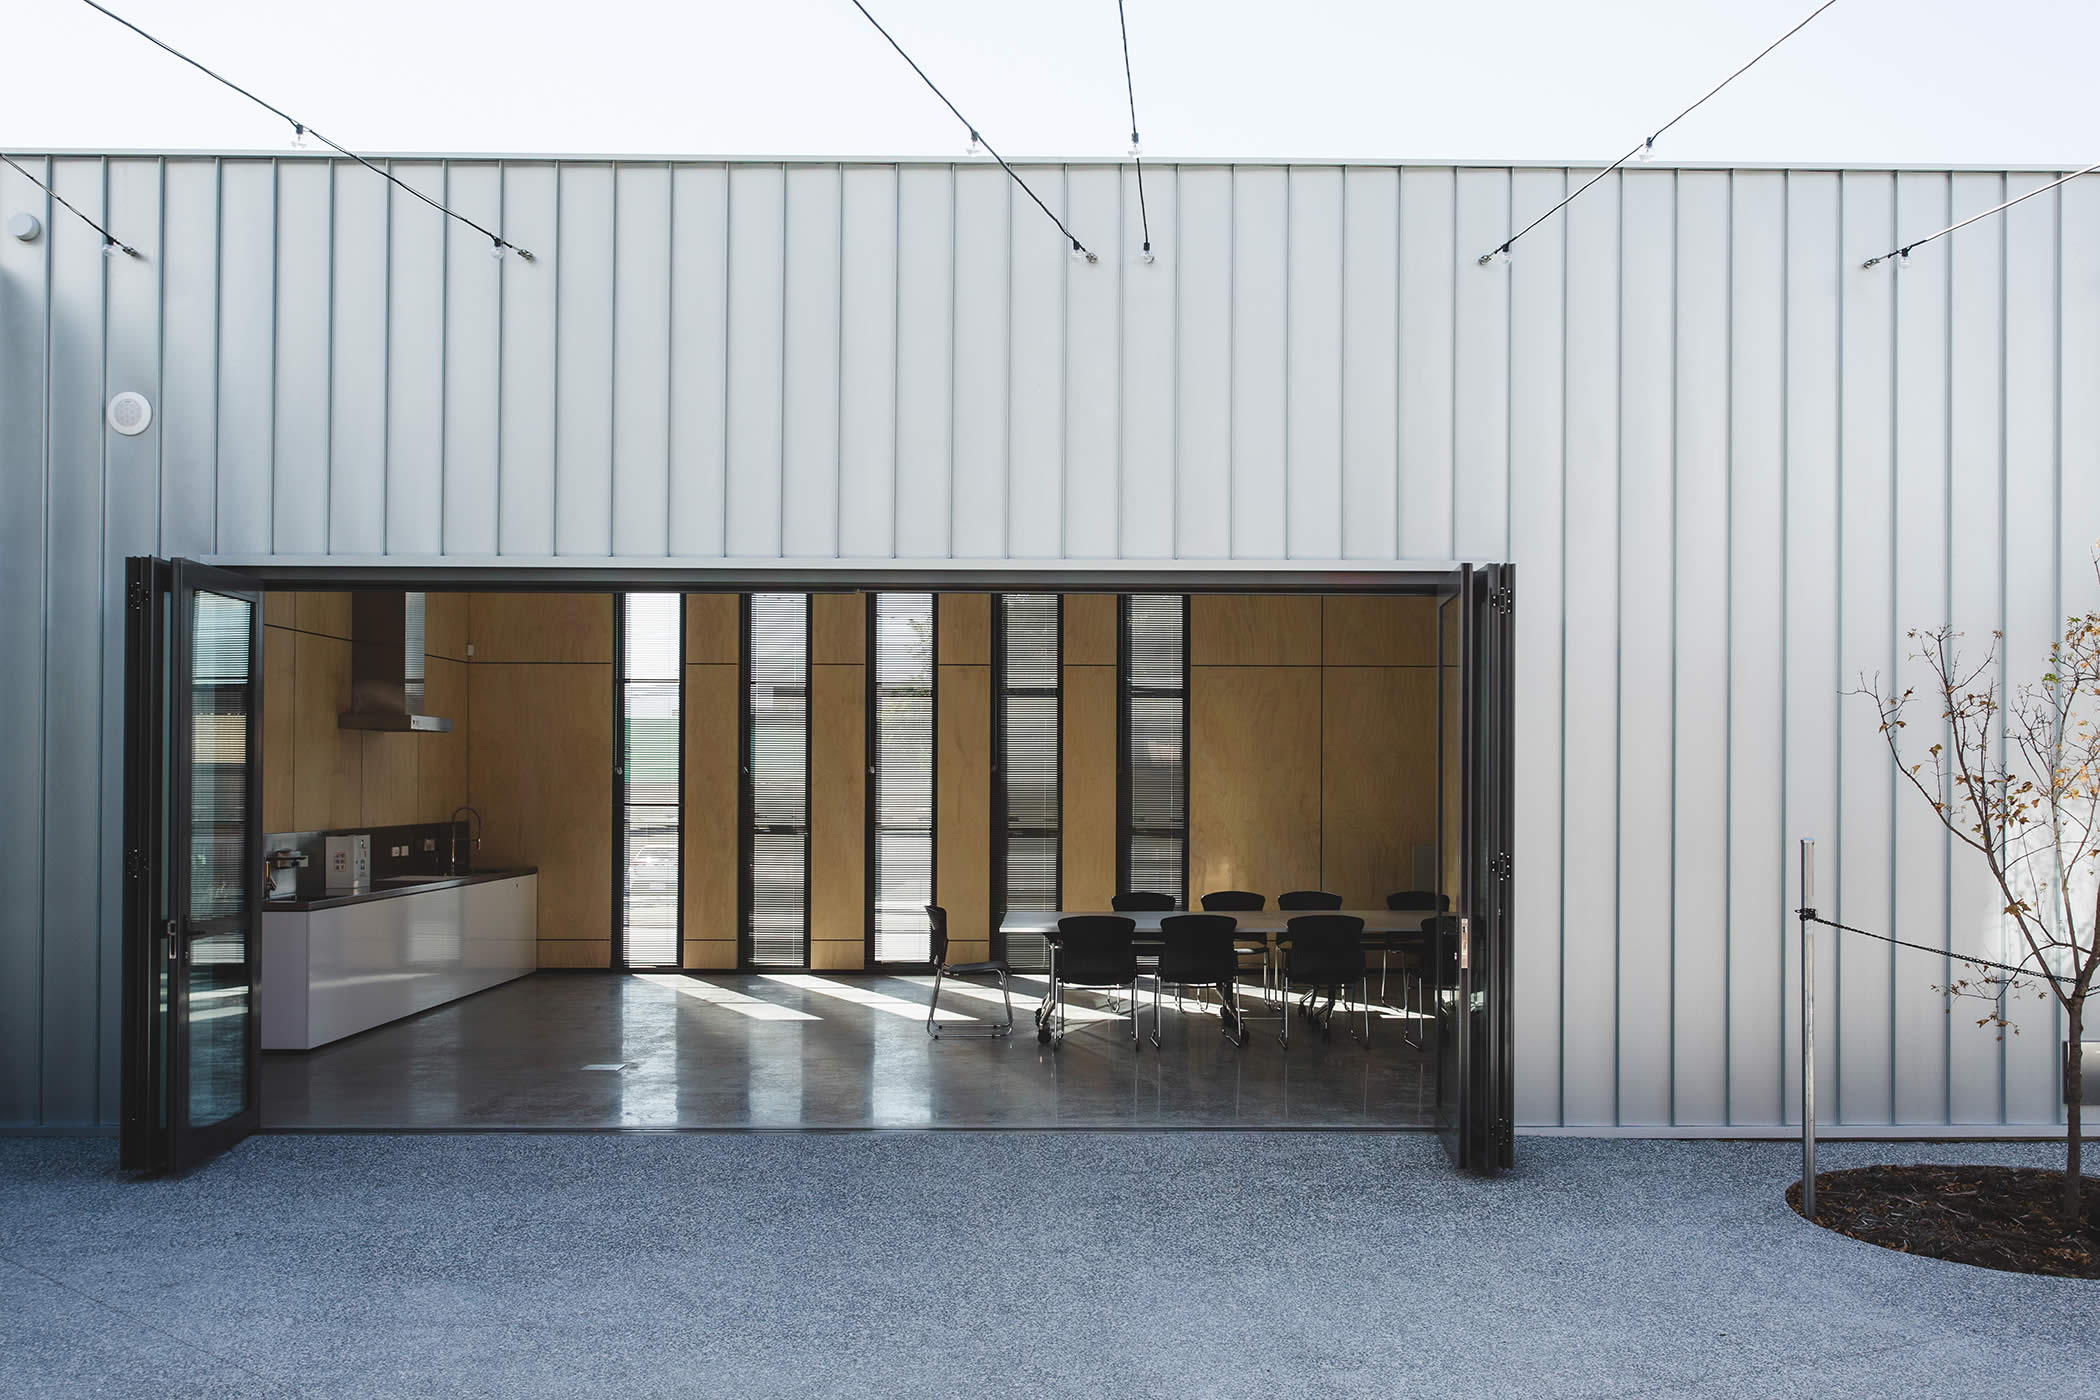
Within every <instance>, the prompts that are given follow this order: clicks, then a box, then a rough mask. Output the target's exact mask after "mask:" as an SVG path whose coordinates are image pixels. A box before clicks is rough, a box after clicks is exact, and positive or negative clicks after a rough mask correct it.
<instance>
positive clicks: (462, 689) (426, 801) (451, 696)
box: [414, 594, 469, 822]
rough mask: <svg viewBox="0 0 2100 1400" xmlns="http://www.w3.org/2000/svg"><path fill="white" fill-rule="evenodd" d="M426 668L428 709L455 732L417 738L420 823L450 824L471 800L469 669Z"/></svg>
mask: <svg viewBox="0 0 2100 1400" xmlns="http://www.w3.org/2000/svg"><path fill="white" fill-rule="evenodd" d="M459 596H461V597H464V596H465V595H464V594H462V595H459ZM423 664H424V668H425V669H424V684H425V689H424V695H423V701H424V708H426V709H427V710H429V711H430V713H432V714H434V715H444V716H445V717H446V718H448V719H450V720H451V721H452V728H451V731H450V732H448V733H444V734H418V735H415V736H414V738H415V741H416V820H417V821H425V822H441V821H448V820H450V819H451V816H452V813H453V811H454V810H455V809H457V808H458V807H460V806H462V805H464V804H465V802H466V800H467V727H468V724H469V720H468V716H467V666H466V663H465V662H463V661H447V660H445V659H444V658H443V657H433V658H429V659H426V660H425V661H424V663H423Z"/></svg>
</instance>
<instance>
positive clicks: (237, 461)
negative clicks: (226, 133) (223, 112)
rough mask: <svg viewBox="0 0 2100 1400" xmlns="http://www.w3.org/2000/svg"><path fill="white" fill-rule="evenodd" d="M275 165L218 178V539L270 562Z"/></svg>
mask: <svg viewBox="0 0 2100 1400" xmlns="http://www.w3.org/2000/svg"><path fill="white" fill-rule="evenodd" d="M276 210H277V163H276V162H275V161H268V160H229V161H226V162H225V163H224V164H223V165H222V166H221V167H220V172H219V226H220V230H221V232H220V235H219V266H218V273H219V366H218V368H219V373H218V379H217V386H218V410H217V415H216V416H217V418H218V424H219V446H218V531H217V549H218V551H219V552H220V553H221V554H237V553H248V554H268V553H269V552H270V551H271V549H272V544H271V539H270V515H271V509H270V498H271V491H272V482H271V473H270V461H271V445H270V444H271V436H272V426H271V425H272V423H273V422H274V421H275V417H276V410H275V407H274V405H273V390H272V385H273V384H274V382H275V375H274V373H273V371H272V369H271V364H272V361H273V360H274V359H275V356H276V348H275V347H276V343H277V321H276V315H275V311H274V307H275V305H276V299H277V243H276V226H277V213H276Z"/></svg>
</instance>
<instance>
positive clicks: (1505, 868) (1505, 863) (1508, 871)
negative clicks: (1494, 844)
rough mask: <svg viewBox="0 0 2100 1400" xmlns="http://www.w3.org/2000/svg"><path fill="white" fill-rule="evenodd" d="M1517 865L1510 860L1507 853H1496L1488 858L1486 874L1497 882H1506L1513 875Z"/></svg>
mask: <svg viewBox="0 0 2100 1400" xmlns="http://www.w3.org/2000/svg"><path fill="white" fill-rule="evenodd" d="M1516 868H1517V863H1516V862H1515V861H1514V860H1512V859H1510V855H1509V852H1508V851H1497V852H1495V854H1494V855H1492V856H1490V857H1489V858H1488V874H1490V875H1492V876H1494V877H1495V878H1496V879H1497V880H1507V879H1508V878H1509V877H1510V876H1511V875H1512V874H1514V873H1515V871H1516Z"/></svg>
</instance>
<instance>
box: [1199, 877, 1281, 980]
mask: <svg viewBox="0 0 2100 1400" xmlns="http://www.w3.org/2000/svg"><path fill="white" fill-rule="evenodd" d="M1267 906H1268V900H1266V899H1264V898H1263V897H1262V896H1260V895H1258V894H1256V893H1254V892H1253V891H1252V890H1212V891H1211V892H1210V893H1209V894H1207V895H1205V896H1203V908H1204V911H1205V912H1206V913H1212V914H1258V913H1260V912H1261V911H1262V910H1263V909H1264V908H1266V907H1267ZM1235 946H1236V947H1237V949H1238V952H1239V959H1240V975H1241V976H1242V977H1244V976H1247V975H1248V974H1250V973H1259V974H1261V997H1262V1000H1263V1001H1267V1000H1268V999H1269V972H1270V969H1271V966H1272V964H1271V962H1270V960H1269V936H1268V935H1267V934H1265V933H1247V934H1242V935H1240V937H1239V938H1238V940H1237V941H1236V945H1235ZM1250 959H1259V961H1258V962H1257V961H1250Z"/></svg>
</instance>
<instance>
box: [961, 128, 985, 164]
mask: <svg viewBox="0 0 2100 1400" xmlns="http://www.w3.org/2000/svg"><path fill="white" fill-rule="evenodd" d="M963 154H964V155H966V156H970V157H973V158H974V157H977V156H981V155H983V154H984V143H983V142H982V141H980V140H978V139H977V130H976V128H975V127H972V128H971V129H970V145H969V147H968V149H966V150H965V151H964V152H963Z"/></svg>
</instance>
